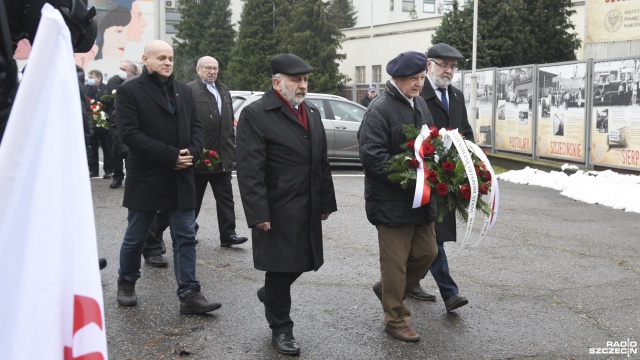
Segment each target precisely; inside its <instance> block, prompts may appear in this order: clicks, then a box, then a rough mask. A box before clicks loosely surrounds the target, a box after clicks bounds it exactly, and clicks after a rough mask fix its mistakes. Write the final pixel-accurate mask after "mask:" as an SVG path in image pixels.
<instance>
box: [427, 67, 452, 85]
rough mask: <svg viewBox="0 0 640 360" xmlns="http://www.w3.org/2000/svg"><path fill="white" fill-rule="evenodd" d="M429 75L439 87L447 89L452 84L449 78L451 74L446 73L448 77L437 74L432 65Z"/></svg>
mask: <svg viewBox="0 0 640 360" xmlns="http://www.w3.org/2000/svg"><path fill="white" fill-rule="evenodd" d="M429 77H430V78H431V80H432V81H433V83H434V84H436V86H437V87H439V88H442V89H445V88H447V87H448V86H449V85H451V79H450V78H449V76H448V75H446V77H443V76H437V75H436V71H435V68H434V67H431V69H430V70H429Z"/></svg>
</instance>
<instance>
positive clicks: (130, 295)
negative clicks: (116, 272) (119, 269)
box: [118, 278, 138, 306]
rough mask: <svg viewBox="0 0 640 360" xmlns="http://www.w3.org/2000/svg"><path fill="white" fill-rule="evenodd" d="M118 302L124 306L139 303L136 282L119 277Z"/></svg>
mask: <svg viewBox="0 0 640 360" xmlns="http://www.w3.org/2000/svg"><path fill="white" fill-rule="evenodd" d="M118 304H120V305H122V306H136V305H138V297H137V296H136V283H132V282H129V281H127V280H125V279H123V278H118Z"/></svg>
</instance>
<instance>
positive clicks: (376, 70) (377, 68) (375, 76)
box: [371, 65, 382, 84]
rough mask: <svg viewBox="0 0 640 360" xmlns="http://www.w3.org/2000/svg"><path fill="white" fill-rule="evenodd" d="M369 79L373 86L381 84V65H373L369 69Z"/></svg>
mask: <svg viewBox="0 0 640 360" xmlns="http://www.w3.org/2000/svg"><path fill="white" fill-rule="evenodd" d="M371 77H372V79H371V82H372V83H374V84H375V83H380V82H382V65H373V67H372V68H371Z"/></svg>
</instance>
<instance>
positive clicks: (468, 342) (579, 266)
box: [91, 168, 640, 360]
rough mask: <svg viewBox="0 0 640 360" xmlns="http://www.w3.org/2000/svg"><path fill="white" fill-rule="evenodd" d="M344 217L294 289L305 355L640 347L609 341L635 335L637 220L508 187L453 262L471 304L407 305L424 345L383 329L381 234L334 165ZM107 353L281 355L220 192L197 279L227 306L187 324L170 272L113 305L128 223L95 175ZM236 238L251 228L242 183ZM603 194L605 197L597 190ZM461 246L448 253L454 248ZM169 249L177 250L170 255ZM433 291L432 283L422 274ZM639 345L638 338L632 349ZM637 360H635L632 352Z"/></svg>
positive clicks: (151, 271)
mask: <svg viewBox="0 0 640 360" xmlns="http://www.w3.org/2000/svg"><path fill="white" fill-rule="evenodd" d="M333 175H334V182H335V187H336V192H337V197H338V209H339V210H338V212H337V213H335V214H333V215H332V216H331V217H330V218H329V220H328V221H326V222H324V224H325V226H324V233H325V236H324V250H325V265H324V266H323V267H322V268H321V269H320V270H319V271H318V272H316V273H313V272H312V273H306V274H304V275H303V276H302V277H301V278H300V279H299V280H298V281H297V282H296V283H295V284H294V286H293V289H292V293H293V294H292V296H293V309H292V318H293V319H294V321H295V322H296V325H295V329H294V333H295V335H296V339H297V340H298V343H299V344H300V346H301V349H302V354H301V358H303V359H602V358H614V357H615V356H618V357H620V358H626V357H627V356H626V355H598V354H593V355H591V354H590V348H594V350H591V351H593V352H595V351H598V350H595V348H605V349H604V351H622V352H624V351H629V350H630V351H631V352H633V351H638V352H640V348H639V347H637V345H636V347H633V346H632V347H629V346H627V345H625V344H616V345H621V346H620V347H617V348H614V347H611V346H609V347H608V348H607V342H610V341H626V340H627V339H630V341H631V342H636V344H637V342H639V341H640V302H639V301H638V298H639V297H640V277H639V276H638V275H639V273H640V235H639V234H640V214H637V213H625V212H623V211H620V210H613V209H610V208H606V207H603V206H599V205H588V204H585V203H580V202H576V201H574V200H571V199H568V198H566V197H563V196H561V195H559V194H558V192H557V191H555V190H550V189H545V188H540V187H533V186H526V185H516V184H511V183H507V182H501V183H500V188H501V203H500V214H499V218H498V223H497V226H496V228H494V229H493V230H492V231H491V232H490V233H489V239H488V240H487V241H485V243H484V244H483V245H482V246H481V247H479V248H473V249H465V250H463V251H461V252H460V253H458V254H457V255H456V256H455V257H454V258H453V259H450V267H451V271H452V274H453V277H454V278H455V279H456V281H457V282H458V285H459V286H460V289H461V293H462V294H464V295H465V296H467V297H468V298H469V301H470V303H469V305H467V306H465V307H463V308H461V309H459V311H456V312H455V313H452V314H447V313H446V311H445V308H444V304H443V302H442V299H440V298H439V297H438V300H437V301H436V302H435V303H425V302H420V301H417V300H413V299H408V300H407V304H408V306H409V308H410V309H411V311H412V313H413V316H414V328H415V329H416V330H417V331H418V332H420V333H421V334H422V339H421V341H420V342H419V343H415V344H407V343H403V342H400V341H398V340H395V339H393V338H391V337H389V336H388V335H387V334H385V333H384V332H383V314H382V309H381V306H380V303H379V302H378V299H377V298H376V297H375V295H374V294H373V292H372V290H371V286H372V284H373V283H374V282H375V281H376V280H377V279H378V277H379V267H378V260H377V259H378V247H377V240H376V232H375V229H374V227H373V226H371V225H370V224H369V223H368V222H367V220H366V217H365V213H364V200H363V178H362V177H361V172H360V171H358V170H355V169H348V168H340V169H335V170H334V171H333ZM91 182H92V188H93V198H94V206H95V215H96V225H97V232H98V242H99V250H100V255H101V256H105V257H107V259H108V261H109V265H108V267H107V268H106V269H104V270H102V283H103V291H104V303H105V313H106V329H107V336H108V348H109V358H110V359H116V360H117V359H285V358H287V357H286V356H283V355H280V354H278V353H277V352H276V351H275V350H274V349H273V348H272V347H271V345H270V331H269V328H268V326H267V324H266V321H265V319H264V315H263V312H264V310H263V307H262V305H261V303H260V302H259V301H258V299H257V297H256V295H255V291H256V289H258V288H259V287H260V286H261V284H262V282H263V276H264V274H263V273H262V272H260V271H257V270H255V269H254V268H253V263H252V254H251V244H250V242H248V243H246V244H243V245H240V246H238V247H237V248H220V246H219V239H218V232H217V222H216V220H215V215H214V214H215V203H214V201H213V195H212V193H208V194H207V195H206V198H205V203H204V209H203V212H202V213H201V218H200V219H199V220H198V222H199V223H200V225H201V227H200V233H199V238H200V244H199V245H198V277H199V278H200V281H201V283H202V286H203V291H204V293H205V295H206V296H207V297H208V298H209V299H211V300H216V301H219V302H221V303H222V304H223V306H222V308H221V309H219V310H217V311H215V312H214V313H213V315H210V316H181V315H179V313H178V307H179V303H178V300H177V298H176V296H175V289H176V284H175V278H174V277H173V269H172V265H170V267H169V268H168V269H156V268H152V267H149V266H146V265H143V269H142V273H143V276H142V278H141V279H140V281H139V282H138V286H137V292H138V296H139V303H138V306H137V307H135V308H123V307H119V306H118V305H117V302H116V278H117V268H118V266H117V262H118V251H119V246H120V241H121V239H122V236H123V233H124V230H125V227H126V209H124V208H122V207H121V206H120V204H121V200H122V194H123V189H122V188H120V189H115V190H113V189H110V188H109V186H108V185H109V182H110V180H102V179H93V180H92V181H91ZM234 191H235V200H236V216H237V225H238V226H237V230H238V233H239V234H241V235H245V236H248V235H249V234H250V232H249V230H248V229H247V227H246V222H245V218H244V213H243V211H242V205H241V203H240V198H239V195H238V192H237V184H236V182H235V178H234ZM594 191H597V189H594ZM456 249H457V245H456V244H450V245H447V250H448V252H449V253H454V252H456ZM168 251H169V255H170V254H171V250H168ZM423 285H424V286H425V287H426V288H427V289H431V290H433V291H435V283H434V281H433V279H432V278H430V277H429V275H428V277H427V279H426V280H423ZM632 345H633V344H632ZM630 357H631V358H640V355H637V354H632V355H630Z"/></svg>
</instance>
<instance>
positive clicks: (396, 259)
mask: <svg viewBox="0 0 640 360" xmlns="http://www.w3.org/2000/svg"><path fill="white" fill-rule="evenodd" d="M426 61H427V58H426V56H425V55H424V54H422V53H418V52H415V51H408V52H404V53H401V54H400V55H398V56H397V57H396V58H394V59H393V60H391V61H390V62H389V63H388V64H387V73H388V74H389V75H391V80H390V81H387V83H386V85H385V92H383V93H382V94H381V95H379V96H378V98H377V99H376V101H374V102H372V103H371V104H370V105H369V107H368V108H367V111H366V112H365V114H364V119H363V120H362V124H361V125H360V130H358V142H359V143H360V160H361V161H362V166H363V168H364V172H365V180H364V181H365V184H364V191H365V200H366V204H365V206H366V211H367V218H368V219H369V221H370V222H371V223H372V224H373V225H375V226H376V228H377V230H378V244H379V246H380V275H381V281H378V282H377V283H376V284H375V285H374V286H373V291H374V293H375V294H376V296H377V297H378V299H380V301H381V302H382V308H383V310H384V321H385V331H386V332H387V333H388V334H389V335H391V336H393V337H395V338H396V339H399V340H402V341H409V342H415V341H419V340H420V334H418V333H417V332H416V331H414V330H413V329H412V328H411V326H410V325H411V312H410V311H409V309H407V307H406V306H405V305H404V303H403V299H404V298H405V297H406V296H407V295H408V294H409V292H410V291H411V289H413V288H414V287H415V286H416V285H417V284H418V282H419V281H420V279H421V278H422V277H423V276H424V275H425V274H426V273H427V270H428V269H429V265H431V262H432V261H433V259H434V258H435V257H436V255H437V252H438V248H437V246H436V239H435V233H434V230H433V227H434V224H433V223H434V220H435V219H436V208H435V202H434V201H431V202H429V204H427V205H425V206H422V207H418V208H415V209H414V208H412V207H413V197H414V189H406V190H403V189H402V188H401V187H400V185H399V184H395V183H392V182H390V181H389V178H388V176H389V173H388V171H386V170H385V164H387V163H388V161H389V160H390V159H391V158H392V157H393V156H394V155H397V154H399V153H401V152H402V151H403V150H402V148H401V146H402V144H405V143H406V142H407V139H406V137H405V135H404V133H403V132H402V126H403V125H412V126H415V127H417V128H420V127H422V126H423V125H433V119H432V117H431V114H430V112H429V108H428V107H427V104H426V103H425V102H424V100H423V99H422V98H421V97H420V96H419V95H420V91H421V90H422V86H423V84H424V79H425V75H426V71H425V70H426Z"/></svg>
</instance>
